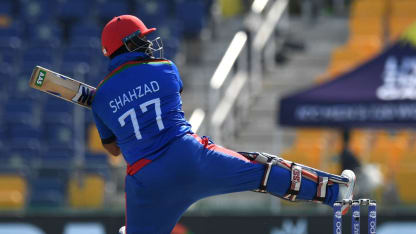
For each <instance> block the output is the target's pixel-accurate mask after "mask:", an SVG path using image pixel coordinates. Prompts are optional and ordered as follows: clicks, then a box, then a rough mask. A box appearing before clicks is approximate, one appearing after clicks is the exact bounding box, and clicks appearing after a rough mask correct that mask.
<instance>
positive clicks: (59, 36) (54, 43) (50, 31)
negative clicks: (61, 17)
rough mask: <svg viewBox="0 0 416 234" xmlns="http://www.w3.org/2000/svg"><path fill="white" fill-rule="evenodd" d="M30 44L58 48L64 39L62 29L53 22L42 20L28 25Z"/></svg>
mask: <svg viewBox="0 0 416 234" xmlns="http://www.w3.org/2000/svg"><path fill="white" fill-rule="evenodd" d="M28 33H29V34H28V35H30V38H31V40H30V45H32V46H39V47H53V48H58V47H59V46H60V45H61V42H62V41H64V37H63V29H62V27H61V26H60V25H58V24H57V23H54V22H42V23H40V24H35V25H32V26H30V27H29V30H28Z"/></svg>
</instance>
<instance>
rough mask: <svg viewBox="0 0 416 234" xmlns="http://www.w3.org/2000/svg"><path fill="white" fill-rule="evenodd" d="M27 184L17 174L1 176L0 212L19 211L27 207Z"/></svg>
mask: <svg viewBox="0 0 416 234" xmlns="http://www.w3.org/2000/svg"><path fill="white" fill-rule="evenodd" d="M26 197H27V182H26V180H25V179H24V178H23V177H22V176H21V175H17V174H0V210H16V209H17V210H19V209H23V208H24V207H25V205H26Z"/></svg>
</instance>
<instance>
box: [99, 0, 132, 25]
mask: <svg viewBox="0 0 416 234" xmlns="http://www.w3.org/2000/svg"><path fill="white" fill-rule="evenodd" d="M96 8H97V12H98V17H99V18H100V19H101V21H103V22H105V23H107V22H108V21H110V20H111V19H112V18H113V17H114V16H118V15H125V14H132V13H133V12H131V11H130V10H129V4H128V1H126V0H119V1H111V0H106V1H105V0H104V1H99V2H97V6H96Z"/></svg>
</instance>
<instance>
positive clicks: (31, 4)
mask: <svg viewBox="0 0 416 234" xmlns="http://www.w3.org/2000/svg"><path fill="white" fill-rule="evenodd" d="M212 2H213V1H210V0H207V1H206V0H198V1H179V0H177V1H161V0H154V1H144V0H122V1H110V0H93V1H83V0H71V1H70V0H62V1H52V0H18V1H14V0H3V1H0V64H1V65H2V67H4V69H2V71H1V72H0V75H1V79H2V85H0V91H1V94H0V162H1V164H2V165H1V167H0V172H4V171H8V170H10V169H11V168H15V169H16V171H21V170H24V171H25V172H30V173H32V174H34V176H33V178H31V179H29V180H28V181H27V182H26V181H25V178H24V176H15V177H12V176H0V184H1V186H0V187H1V188H0V190H1V191H0V209H3V208H7V207H16V208H19V209H21V208H22V207H23V206H24V205H25V204H26V199H27V200H28V202H27V204H28V207H43V206H55V207H59V206H66V205H68V204H69V205H70V206H72V207H77V208H81V207H88V208H100V207H102V206H103V197H104V184H105V183H106V180H108V178H109V174H110V170H111V168H110V167H120V166H122V165H123V164H122V161H120V160H113V159H112V160H110V161H109V157H108V155H107V154H106V153H105V152H104V150H103V148H102V146H101V142H100V141H99V138H98V133H96V130H95V131H94V129H93V128H94V126H93V124H92V117H91V116H90V114H89V113H88V112H85V113H87V114H85V115H86V116H85V118H84V122H85V126H87V128H88V130H86V136H85V138H86V142H87V144H86V152H85V156H84V160H85V164H88V166H86V167H85V168H84V169H83V170H84V171H85V172H86V173H90V174H91V175H89V174H88V176H86V177H85V178H84V179H85V181H84V182H85V185H87V186H86V187H79V186H78V185H79V184H76V183H75V182H74V180H73V179H71V180H68V178H71V170H70V169H72V168H73V166H74V163H75V154H76V152H75V144H78V143H77V142H79V141H78V140H76V139H75V137H76V136H75V133H74V129H75V122H74V121H75V120H74V115H75V114H76V113H75V112H76V111H74V108H78V107H75V106H74V105H72V104H70V103H66V102H64V101H62V100H58V99H56V98H53V97H48V96H47V95H43V94H42V93H38V92H33V90H28V89H27V80H28V78H29V76H30V74H31V71H32V69H33V67H34V66H35V65H41V66H44V67H47V68H49V69H52V70H56V71H60V73H63V74H65V75H67V76H71V77H75V78H76V79H78V80H85V81H86V82H87V83H90V84H92V85H94V86H96V85H97V84H98V83H99V81H100V80H101V79H102V78H103V77H104V76H105V75H106V73H107V67H106V66H107V62H108V61H107V59H106V58H105V57H104V56H103V55H102V53H101V45H100V37H101V30H102V27H103V26H104V24H105V23H106V22H107V21H108V20H109V19H111V18H112V17H113V16H115V15H120V14H136V15H138V16H139V17H140V18H142V19H143V20H144V21H145V22H148V24H149V25H150V26H156V27H158V29H159V30H158V31H157V35H156V36H161V37H162V39H163V40H164V46H165V57H166V58H170V59H174V58H175V56H177V54H178V52H179V51H178V48H180V47H181V46H182V45H181V44H182V43H183V38H184V37H185V36H189V35H191V34H192V35H191V36H193V37H199V34H200V33H201V31H202V30H203V28H204V27H206V22H207V19H208V17H210V15H209V12H210V10H209V7H210V6H211V4H212ZM190 11H191V12H192V14H183V13H184V12H190ZM46 12H47V14H45V13H46ZM178 14H181V15H178ZM12 76H13V77H17V78H14V79H13V80H12V79H9V77H12ZM114 162H117V164H114ZM64 167H67V168H66V169H68V170H63V169H64ZM59 170H63V172H62V173H61V174H60V175H59V176H57V173H58V171H59ZM7 181H10V186H8V187H7V186H3V184H4V183H7ZM68 181H69V182H68ZM26 183H27V185H26ZM13 184H17V185H16V186H15V185H13ZM23 185H24V186H23ZM67 185H68V186H67ZM13 186H15V187H13ZM18 186H20V187H18ZM26 186H27V187H28V188H30V191H31V192H30V193H28V194H27V195H26ZM77 186H78V187H77ZM23 187H24V188H23ZM14 190H16V191H14ZM67 190H68V191H67ZM74 191H75V192H74ZM12 193H19V194H20V198H19V199H17V198H13V199H15V200H13V199H9V198H8V196H9V195H8V194H12ZM85 194H88V196H84V195H85ZM91 194H92V195H91ZM27 196H28V197H27ZM85 197H88V199H85ZM67 201H69V203H67Z"/></svg>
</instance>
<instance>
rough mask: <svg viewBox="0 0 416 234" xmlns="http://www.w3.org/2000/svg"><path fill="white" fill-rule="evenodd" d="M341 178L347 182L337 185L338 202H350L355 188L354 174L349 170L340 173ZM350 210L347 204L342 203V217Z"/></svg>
mask: <svg viewBox="0 0 416 234" xmlns="http://www.w3.org/2000/svg"><path fill="white" fill-rule="evenodd" d="M341 176H343V177H345V178H348V180H349V182H348V183H346V184H340V185H339V193H338V201H345V200H347V201H352V199H353V197H354V194H353V192H354V186H355V180H356V177H355V173H354V172H353V171H351V170H344V171H343V172H342V173H341ZM349 208H350V203H349V202H343V205H342V208H341V213H342V215H345V214H346V213H347V212H348V210H349Z"/></svg>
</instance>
